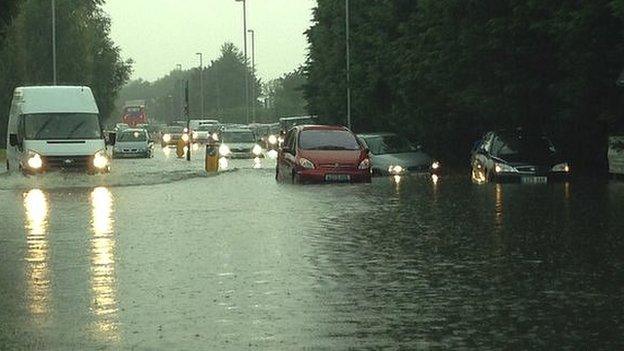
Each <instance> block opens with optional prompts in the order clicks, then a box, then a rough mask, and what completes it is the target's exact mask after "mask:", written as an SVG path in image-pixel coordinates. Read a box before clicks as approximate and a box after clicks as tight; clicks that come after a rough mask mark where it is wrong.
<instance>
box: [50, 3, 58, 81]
mask: <svg viewBox="0 0 624 351" xmlns="http://www.w3.org/2000/svg"><path fill="white" fill-rule="evenodd" d="M51 5H52V81H53V82H54V85H56V83H57V77H56V3H55V1H54V0H52V3H51Z"/></svg>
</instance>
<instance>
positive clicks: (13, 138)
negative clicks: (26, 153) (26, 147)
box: [9, 134, 20, 146]
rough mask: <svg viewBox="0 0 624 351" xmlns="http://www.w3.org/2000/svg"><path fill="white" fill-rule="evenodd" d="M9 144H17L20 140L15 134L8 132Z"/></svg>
mask: <svg viewBox="0 0 624 351" xmlns="http://www.w3.org/2000/svg"><path fill="white" fill-rule="evenodd" d="M9 145H11V146H19V145H20V142H19V139H18V138H17V134H9Z"/></svg>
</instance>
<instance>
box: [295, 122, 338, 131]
mask: <svg viewBox="0 0 624 351" xmlns="http://www.w3.org/2000/svg"><path fill="white" fill-rule="evenodd" d="M293 128H297V129H299V130H301V131H304V130H342V131H348V130H349V129H348V128H347V127H343V126H337V125H325V124H302V125H299V126H294V127H293Z"/></svg>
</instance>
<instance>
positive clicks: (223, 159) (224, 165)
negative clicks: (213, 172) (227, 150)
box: [219, 157, 230, 170]
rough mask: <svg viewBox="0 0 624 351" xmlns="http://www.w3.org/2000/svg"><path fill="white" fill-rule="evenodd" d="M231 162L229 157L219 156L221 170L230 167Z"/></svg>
mask: <svg viewBox="0 0 624 351" xmlns="http://www.w3.org/2000/svg"><path fill="white" fill-rule="evenodd" d="M229 164H230V162H229V161H228V159H227V158H226V157H220V158H219V169H221V170H226V169H228V167H229Z"/></svg>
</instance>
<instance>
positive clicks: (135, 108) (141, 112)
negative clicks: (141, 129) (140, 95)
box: [121, 100, 148, 127]
mask: <svg viewBox="0 0 624 351" xmlns="http://www.w3.org/2000/svg"><path fill="white" fill-rule="evenodd" d="M121 121H122V122H123V123H125V124H127V125H129V126H130V127H136V126H137V124H147V123H148V121H147V111H146V109H145V101H142V100H138V101H127V102H126V104H125V107H124V108H123V115H122V117H121Z"/></svg>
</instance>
